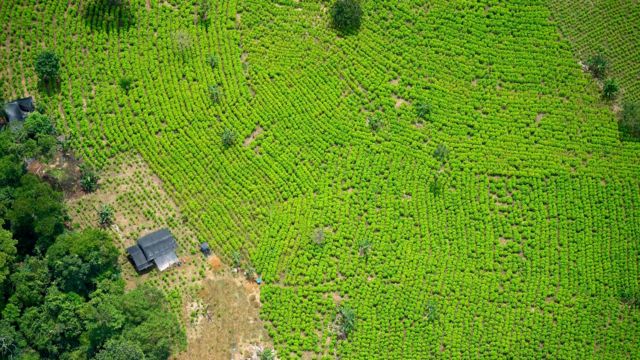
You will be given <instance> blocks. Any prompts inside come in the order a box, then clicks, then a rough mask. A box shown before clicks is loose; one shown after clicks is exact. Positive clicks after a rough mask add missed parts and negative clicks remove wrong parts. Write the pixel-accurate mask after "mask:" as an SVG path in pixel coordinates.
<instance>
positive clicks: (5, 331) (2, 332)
mask: <svg viewBox="0 0 640 360" xmlns="http://www.w3.org/2000/svg"><path fill="white" fill-rule="evenodd" d="M20 342H21V336H20V333H18V332H17V331H16V329H15V328H14V327H13V325H11V324H9V323H8V322H7V321H5V320H0V359H18V358H19V357H18V355H19V354H20Z"/></svg>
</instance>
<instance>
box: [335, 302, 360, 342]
mask: <svg viewBox="0 0 640 360" xmlns="http://www.w3.org/2000/svg"><path fill="white" fill-rule="evenodd" d="M336 324H337V326H338V336H339V337H340V338H342V339H346V338H347V336H349V334H350V333H351V332H352V331H353V330H354V329H355V327H356V314H355V312H354V311H353V309H352V308H350V307H348V306H340V307H339V308H338V314H337V315H336Z"/></svg>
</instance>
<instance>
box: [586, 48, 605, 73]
mask: <svg viewBox="0 0 640 360" xmlns="http://www.w3.org/2000/svg"><path fill="white" fill-rule="evenodd" d="M587 67H588V68H589V71H590V72H591V74H593V76H594V77H595V78H597V79H603V78H604V76H605V75H606V73H607V67H608V64H607V59H605V58H604V56H602V55H600V54H598V55H594V56H592V57H590V58H589V60H587Z"/></svg>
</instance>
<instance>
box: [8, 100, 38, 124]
mask: <svg viewBox="0 0 640 360" xmlns="http://www.w3.org/2000/svg"><path fill="white" fill-rule="evenodd" d="M35 110H36V108H35V106H34V105H33V97H31V96H29V97H26V98H22V99H17V100H13V101H11V102H8V103H6V104H4V113H5V115H6V117H7V121H8V122H9V123H11V122H13V121H22V120H24V119H25V118H26V117H27V116H28V115H29V113H32V112H34V111H35Z"/></svg>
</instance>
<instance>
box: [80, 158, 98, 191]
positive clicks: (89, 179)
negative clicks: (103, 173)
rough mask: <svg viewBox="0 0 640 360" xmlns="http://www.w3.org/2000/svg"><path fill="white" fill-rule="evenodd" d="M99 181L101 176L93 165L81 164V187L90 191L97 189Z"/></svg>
mask: <svg viewBox="0 0 640 360" xmlns="http://www.w3.org/2000/svg"><path fill="white" fill-rule="evenodd" d="M98 181H100V177H99V176H98V174H97V173H96V172H95V171H94V170H93V169H92V168H91V167H89V166H87V165H84V164H83V165H82V166H80V187H81V188H82V190H84V191H85V192H88V193H91V192H94V191H96V190H97V189H98Z"/></svg>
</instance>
